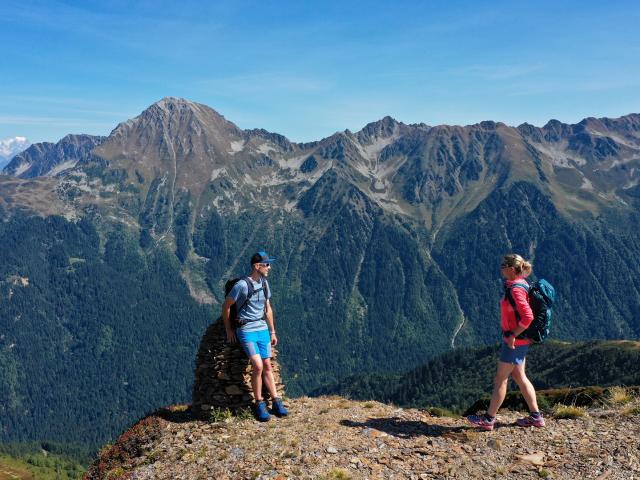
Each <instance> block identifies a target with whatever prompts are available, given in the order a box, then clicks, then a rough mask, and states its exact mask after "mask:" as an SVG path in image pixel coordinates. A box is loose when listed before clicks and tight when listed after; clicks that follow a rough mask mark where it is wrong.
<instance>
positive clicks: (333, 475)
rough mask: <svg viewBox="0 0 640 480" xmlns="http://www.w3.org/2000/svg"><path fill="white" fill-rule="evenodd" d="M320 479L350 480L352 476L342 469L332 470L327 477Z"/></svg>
mask: <svg viewBox="0 0 640 480" xmlns="http://www.w3.org/2000/svg"><path fill="white" fill-rule="evenodd" d="M320 478H321V479H322V480H350V479H351V475H349V472H347V471H346V470H344V469H342V468H332V469H331V470H329V472H327V474H326V475H325V476H323V477H320Z"/></svg>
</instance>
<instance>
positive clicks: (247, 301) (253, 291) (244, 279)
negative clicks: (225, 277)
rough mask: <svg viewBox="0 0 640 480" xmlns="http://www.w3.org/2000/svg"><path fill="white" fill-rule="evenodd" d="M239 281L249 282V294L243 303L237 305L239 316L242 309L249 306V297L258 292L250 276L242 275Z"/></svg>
mask: <svg viewBox="0 0 640 480" xmlns="http://www.w3.org/2000/svg"><path fill="white" fill-rule="evenodd" d="M238 282H244V283H246V284H247V296H246V298H245V299H244V302H242V305H239V306H238V307H237V310H236V311H237V312H238V316H239V315H240V311H241V310H242V309H243V308H244V307H246V306H247V303H249V299H250V298H251V296H252V295H253V294H254V293H255V292H256V291H255V289H254V288H253V282H252V281H251V279H250V278H249V277H242V278H241V279H240V280H238Z"/></svg>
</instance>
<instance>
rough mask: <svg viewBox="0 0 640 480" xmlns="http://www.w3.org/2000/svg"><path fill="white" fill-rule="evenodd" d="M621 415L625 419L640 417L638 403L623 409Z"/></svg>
mask: <svg viewBox="0 0 640 480" xmlns="http://www.w3.org/2000/svg"><path fill="white" fill-rule="evenodd" d="M622 414H623V415H624V416H626V417H631V416H634V415H640V403H636V404H635V405H632V406H630V407H627V408H625V409H624V410H623V411H622Z"/></svg>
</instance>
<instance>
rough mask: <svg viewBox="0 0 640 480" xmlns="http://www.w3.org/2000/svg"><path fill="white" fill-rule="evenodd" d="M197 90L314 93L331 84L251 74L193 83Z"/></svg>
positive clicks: (281, 75)
mask: <svg viewBox="0 0 640 480" xmlns="http://www.w3.org/2000/svg"><path fill="white" fill-rule="evenodd" d="M194 85H195V86H196V87H198V88H201V89H205V90H214V91H215V93H216V94H217V95H253V94H264V93H274V92H289V93H314V92H324V91H328V90H330V89H331V88H332V87H333V86H334V84H333V82H331V81H329V80H326V79H322V78H318V77H311V76H301V75H290V74H286V73H279V72H263V73H251V74H246V75H233V76H226V77H220V78H212V79H205V80H199V81H196V82H194Z"/></svg>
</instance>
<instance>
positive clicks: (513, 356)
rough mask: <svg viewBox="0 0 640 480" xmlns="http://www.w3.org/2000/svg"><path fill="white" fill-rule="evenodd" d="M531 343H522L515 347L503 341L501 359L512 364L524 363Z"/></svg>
mask: <svg viewBox="0 0 640 480" xmlns="http://www.w3.org/2000/svg"><path fill="white" fill-rule="evenodd" d="M528 350H529V345H520V346H518V347H516V348H514V349H511V348H509V346H508V345H507V344H506V343H504V342H502V345H501V346H500V361H501V362H504V363H511V364H512V365H522V364H523V363H524V358H525V357H526V356H527V351H528Z"/></svg>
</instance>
